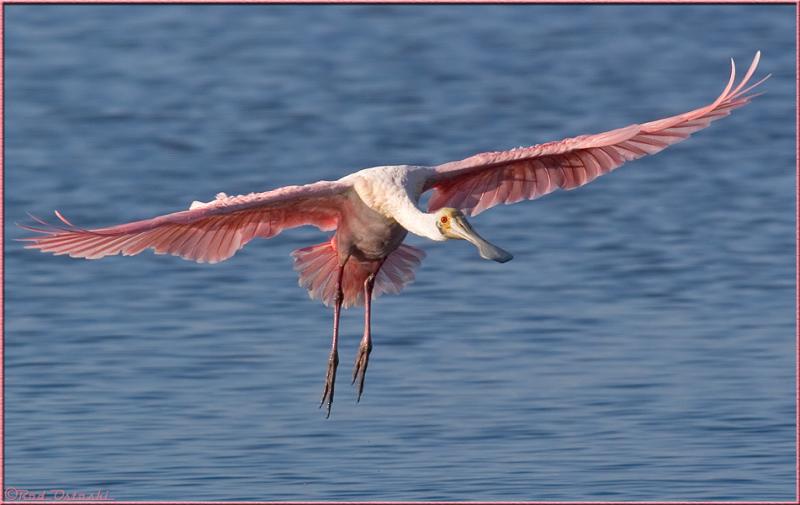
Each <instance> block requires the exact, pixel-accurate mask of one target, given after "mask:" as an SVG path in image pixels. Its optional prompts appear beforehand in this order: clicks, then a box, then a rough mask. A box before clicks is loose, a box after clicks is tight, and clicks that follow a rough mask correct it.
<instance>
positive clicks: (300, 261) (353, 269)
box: [292, 238, 425, 308]
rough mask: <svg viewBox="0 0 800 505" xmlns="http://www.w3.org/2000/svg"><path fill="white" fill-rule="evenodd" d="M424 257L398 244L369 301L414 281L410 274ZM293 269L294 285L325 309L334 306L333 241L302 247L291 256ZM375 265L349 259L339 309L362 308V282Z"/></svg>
mask: <svg viewBox="0 0 800 505" xmlns="http://www.w3.org/2000/svg"><path fill="white" fill-rule="evenodd" d="M424 257H425V252H424V251H421V250H420V249H417V248H415V247H411V246H408V245H405V244H401V245H400V247H399V248H397V249H396V250H395V251H394V252H392V253H391V254H390V255H389V256H388V257H387V258H386V261H384V263H383V266H382V267H381V269H380V271H379V272H378V276H377V278H376V279H375V288H374V290H373V292H372V297H373V299H374V298H377V297H378V296H380V295H381V294H383V293H391V294H397V293H399V292H400V291H402V289H403V287H405V286H406V285H407V284H408V283H410V282H412V281H413V280H414V270H415V269H416V268H417V267H418V266H419V265H420V263H421V262H422V259H423V258H424ZM292 258H293V260H294V269H295V270H296V271H297V273H298V275H299V281H298V284H299V285H300V286H302V287H304V288H306V289H307V290H308V295H309V296H310V297H311V298H312V299H314V300H320V301H322V303H324V304H325V305H326V306H330V305H332V304H333V303H334V301H335V297H336V274H337V271H338V266H339V262H338V254H337V251H336V244H335V240H334V239H333V238H331V240H329V241H328V242H323V243H322V244H317V245H313V246H310V247H304V248H302V249H297V250H295V251H293V252H292ZM376 266H377V262H374V261H371V262H363V261H358V260H355V259H352V258H351V259H350V260H349V261H348V262H347V264H346V265H345V269H344V276H343V279H342V294H343V296H344V299H343V301H342V305H343V306H344V307H345V308H347V307H353V306H359V305H363V304H364V290H363V286H364V281H366V279H367V277H368V276H369V275H370V274H371V273H372V272H373V271H374V269H375V268H376Z"/></svg>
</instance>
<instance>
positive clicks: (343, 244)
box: [336, 195, 408, 260]
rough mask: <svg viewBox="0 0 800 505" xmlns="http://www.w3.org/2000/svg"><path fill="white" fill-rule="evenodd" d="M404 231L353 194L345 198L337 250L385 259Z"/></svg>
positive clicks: (403, 236) (360, 257) (395, 247)
mask: <svg viewBox="0 0 800 505" xmlns="http://www.w3.org/2000/svg"><path fill="white" fill-rule="evenodd" d="M407 234H408V232H407V231H406V229H405V228H403V227H402V226H400V224H399V223H398V222H397V221H395V220H394V219H392V218H387V217H386V216H384V215H382V214H381V213H379V212H376V211H375V210H373V209H372V208H370V207H369V206H367V205H366V203H365V202H364V201H363V200H361V198H360V197H359V196H357V195H353V196H352V197H351V198H350V199H349V201H348V203H347V208H346V210H345V212H343V213H342V219H341V221H340V222H339V226H338V228H337V231H336V235H337V244H338V248H339V250H340V251H347V252H349V253H350V254H352V255H353V256H355V257H356V258H358V259H360V260H379V259H383V258H385V257H386V256H388V255H389V254H391V252H392V251H394V250H395V249H397V248H398V247H399V246H400V244H401V243H402V242H403V239H404V238H405V237H406V235H407Z"/></svg>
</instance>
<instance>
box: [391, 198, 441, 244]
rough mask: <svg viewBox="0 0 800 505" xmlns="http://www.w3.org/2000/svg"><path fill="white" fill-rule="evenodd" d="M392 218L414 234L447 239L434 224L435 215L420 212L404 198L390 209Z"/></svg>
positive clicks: (438, 240) (439, 239)
mask: <svg viewBox="0 0 800 505" xmlns="http://www.w3.org/2000/svg"><path fill="white" fill-rule="evenodd" d="M392 210H393V212H392V215H393V217H394V219H395V220H396V221H397V222H398V223H400V225H401V226H402V227H403V228H405V229H406V230H408V231H410V232H411V233H413V234H414V235H419V236H420V237H425V238H429V239H431V240H436V241H437V242H441V241H443V240H447V238H446V237H445V236H444V235H442V232H440V231H439V228H438V227H437V226H436V215H435V214H428V213H426V212H422V211H421V210H419V209H418V208H417V206H416V205H414V203H413V202H412V201H411V200H406V201H404V202H402V203H401V204H400V205H398V206H397V207H396V208H395V209H392Z"/></svg>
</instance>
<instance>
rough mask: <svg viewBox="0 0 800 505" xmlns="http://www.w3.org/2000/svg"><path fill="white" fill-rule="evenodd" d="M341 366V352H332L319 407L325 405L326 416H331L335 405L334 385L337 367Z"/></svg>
mask: <svg viewBox="0 0 800 505" xmlns="http://www.w3.org/2000/svg"><path fill="white" fill-rule="evenodd" d="M337 366H339V353H337V352H336V351H333V352H331V355H330V357H329V358H328V373H327V374H326V375H325V388H324V389H323V390H322V400H321V401H320V402H319V407H320V408H322V406H323V405H325V409H326V411H325V417H326V418H328V417H331V406H332V405H333V387H334V385H335V383H336V367H337Z"/></svg>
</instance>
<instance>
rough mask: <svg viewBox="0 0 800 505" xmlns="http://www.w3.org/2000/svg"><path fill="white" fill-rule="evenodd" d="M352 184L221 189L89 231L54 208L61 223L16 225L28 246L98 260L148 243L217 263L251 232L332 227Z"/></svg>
mask: <svg viewBox="0 0 800 505" xmlns="http://www.w3.org/2000/svg"><path fill="white" fill-rule="evenodd" d="M351 188H352V186H351V185H350V184H347V183H343V182H330V181H320V182H315V183H313V184H307V185H305V186H287V187H284V188H280V189H275V190H272V191H267V192H264V193H251V194H249V195H240V196H226V195H224V194H223V193H220V194H219V195H217V199H216V200H214V201H211V202H208V203H201V202H195V203H194V204H192V207H191V208H190V209H189V210H184V211H181V212H174V213H172V214H166V215H163V216H158V217H154V218H152V219H145V220H143V221H136V222H133V223H127V224H121V225H118V226H111V227H108V228H97V229H93V230H86V229H83V228H79V227H77V226H75V225H73V224H72V223H70V222H69V221H68V220H67V219H66V218H64V217H63V216H62V215H61V214H60V213H59V212H58V211H56V216H58V218H59V219H60V220H61V222H62V223H63V224H62V225H59V226H54V225H51V224H49V223H46V222H44V221H42V220H40V219H38V218H35V217H34V218H33V219H35V220H36V221H37V222H39V223H40V224H41V225H42V226H43V227H34V226H27V225H20V226H21V227H22V228H25V229H26V230H29V231H33V232H37V233H39V234H40V235H39V236H37V237H31V238H24V239H21V240H23V241H27V242H28V245H26V246H25V247H26V248H28V249H39V250H41V251H43V252H50V253H54V254H57V255H58V254H69V255H70V256H72V257H73V258H86V259H97V258H102V257H104V256H110V255H115V254H120V253H122V254H123V255H125V256H131V255H134V254H139V253H140V252H142V251H143V250H145V249H147V248H151V249H154V250H155V253H156V254H172V255H174V256H180V257H181V258H184V259H187V260H193V261H197V262H198V263H206V262H207V263H217V262H219V261H224V260H226V259H228V258H230V257H231V256H233V255H234V254H235V253H236V251H238V250H239V249H241V248H242V247H243V246H244V245H245V244H246V243H248V242H249V241H251V240H252V239H253V238H255V237H260V238H269V237H273V236H275V235H277V234H278V233H280V232H281V231H282V230H284V229H287V228H294V227H297V226H302V225H313V226H316V227H317V228H319V229H321V230H332V229H334V228H336V226H337V223H338V221H339V215H340V210H341V209H342V205H343V204H344V201H345V200H346V198H347V193H348V191H349V190H350V189H351ZM31 217H33V216H31Z"/></svg>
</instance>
